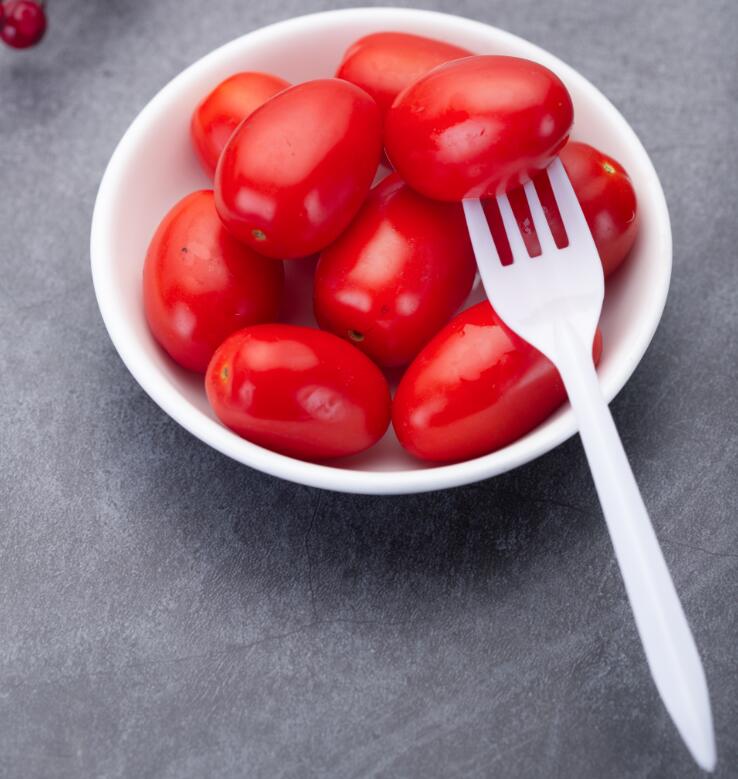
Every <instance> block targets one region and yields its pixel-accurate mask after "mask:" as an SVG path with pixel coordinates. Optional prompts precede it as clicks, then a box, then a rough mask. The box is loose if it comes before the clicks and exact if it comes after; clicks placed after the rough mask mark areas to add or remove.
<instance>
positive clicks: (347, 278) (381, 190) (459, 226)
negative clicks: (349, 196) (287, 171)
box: [314, 174, 476, 367]
mask: <svg viewBox="0 0 738 779" xmlns="http://www.w3.org/2000/svg"><path fill="white" fill-rule="evenodd" d="M475 272H476V263H475V260H474V252H473V250H472V247H471V242H470V241H469V237H468V232H467V230H466V223H465V221H464V213H463V210H462V207H461V204H460V203H439V202H438V201H434V200H429V199H428V198H425V197H423V196H422V195H418V194H417V193H416V192H414V191H413V190H412V189H410V187H408V186H407V185H406V184H405V183H404V182H403V181H402V179H400V177H399V176H398V175H397V174H392V175H390V176H388V177H387V178H385V179H384V180H383V181H382V182H380V183H379V184H378V185H377V186H376V187H375V188H374V189H373V190H372V192H371V193H370V195H369V197H368V198H367V200H366V202H365V203H364V205H363V207H362V209H361V211H359V213H358V215H357V216H356V218H355V219H354V221H353V222H352V223H351V225H350V226H349V227H348V229H347V230H346V231H345V232H344V233H343V234H342V235H341V236H340V237H339V238H338V240H336V241H335V242H334V243H332V244H331V245H330V246H329V247H328V248H327V249H325V250H324V251H323V253H322V254H321V257H320V261H319V262H318V266H317V269H316V272H315V285H314V305H315V317H316V319H317V320H318V323H319V324H320V326H321V327H323V328H324V329H326V330H330V331H332V332H334V333H335V334H336V335H338V336H340V337H341V338H347V339H348V340H350V341H353V342H354V343H355V345H356V346H357V347H358V348H359V349H361V350H362V351H363V352H365V353H366V354H368V355H369V356H370V357H371V358H372V359H373V360H374V361H375V362H377V363H378V364H379V365H382V366H384V367H392V366H397V365H404V364H406V363H407V362H409V361H410V360H411V359H412V358H413V357H414V356H415V355H416V354H417V353H418V352H419V351H420V349H421V348H422V347H423V345H424V344H425V343H426V342H427V341H428V340H430V338H431V337H432V336H433V335H434V334H435V333H436V332H437V331H438V330H439V329H440V328H441V327H442V326H443V325H444V324H445V323H446V322H447V321H448V319H449V318H450V317H451V316H452V315H453V313H454V312H455V311H456V310H457V309H458V307H459V306H460V305H461V304H462V303H463V301H464V300H465V299H466V297H467V295H468V294H469V292H470V290H471V287H472V284H473V282H474V275H475Z"/></svg>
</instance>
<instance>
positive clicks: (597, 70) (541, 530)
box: [0, 0, 738, 778]
mask: <svg viewBox="0 0 738 779" xmlns="http://www.w3.org/2000/svg"><path fill="white" fill-rule="evenodd" d="M329 5H332V4H329V3H326V2H323V3H321V2H303V1H302V0H274V2H270V3H263V4H258V3H254V4H248V3H246V2H238V1H237V0H230V1H229V2H216V1H213V2H202V0H199V1H196V0H157V1H156V2H138V3H134V2H127V3H126V2H122V0H118V1H113V0H97V2H91V1H90V2H81V1H80V2H75V3H71V2H67V3H64V2H61V0H50V2H49V10H50V13H51V17H52V18H51V28H50V32H49V36H48V39H47V40H46V42H45V43H44V44H43V46H41V47H40V48H38V49H36V50H33V51H31V52H28V53H14V52H11V51H8V50H5V49H3V50H1V51H0V183H1V185H2V188H1V189H0V387H1V390H2V391H1V392H0V424H1V426H2V443H1V445H0V515H1V516H0V775H2V776H9V777H24V778H25V777H29V778H30V777H46V776H55V777H86V776H101V777H102V776H106V777H118V776H131V777H222V776H238V775H244V774H248V775H250V776H255V777H277V776H289V777H303V776H305V777H307V776H335V777H351V776H386V777H390V776H417V777H431V776H432V777H436V776H439V777H440V776H454V775H458V776H492V775H494V776H505V777H538V776H541V777H689V776H696V775H697V774H698V771H697V770H696V769H695V768H694V767H693V765H692V763H691V762H690V759H689V758H688V755H687V753H686V750H685V748H684V747H683V746H682V744H681V743H680V741H679V738H678V737H677V735H676V733H675V731H674V729H673V727H672V725H671V723H670V721H669V719H668V717H667V715H666V714H665V712H664V710H663V708H662V707H661V704H660V703H659V700H658V697H657V695H656V692H655V690H654V688H653V686H652V684H651V682H650V679H649V675H648V672H647V669H646V665H645V662H644V658H643V655H642V653H641V649H640V647H639V643H638V640H637V637H636V633H635V629H634V627H633V622H632V620H631V616H630V613H629V610H628V606H627V604H626V600H625V595H624V591H623V587H622V584H621V581H620V577H619V575H618V571H617V569H616V566H615V565H614V563H613V560H612V554H611V548H610V544H609V541H608V538H607V535H606V531H605V527H604V524H603V522H602V520H601V517H600V513H599V510H598V507H597V501H596V498H595V495H594V493H593V489H592V487H591V485H590V481H589V477H588V474H587V468H586V464H585V462H584V458H583V455H582V452H581V448H580V445H579V443H578V441H576V440H575V441H571V442H569V443H568V444H566V445H564V446H562V447H560V448H559V449H557V450H556V451H554V452H552V453H551V454H549V455H548V456H546V457H543V458H542V459H540V460H539V461H537V462H535V463H532V464H530V465H528V466H527V467H524V468H521V469H519V470H517V471H515V472H513V473H510V474H508V475H505V476H502V477H499V478H496V479H494V480H492V481H489V482H486V483H482V484H478V485H475V486H473V487H469V488H466V489H458V490H455V491H449V492H444V493H438V494H432V495H421V496H415V497H406V498H381V499H380V498H357V497H348V496H342V495H336V494H331V493H320V492H318V491H315V490H310V489H306V488H302V487H298V486H294V485H291V484H288V483H284V482H281V481H278V480H275V479H272V478H269V477H267V476H263V475H261V474H259V473H256V472H253V471H251V470H249V469H247V468H244V467H241V466H239V465H236V464H235V463H233V462H231V461H229V460H227V459H225V458H224V457H222V456H220V455H218V454H216V453H215V452H214V451H212V450H210V449H208V448H207V447H206V446H205V445H203V444H201V443H199V442H198V441H197V440H195V439H194V438H192V437H191V436H190V435H189V434H187V433H186V432H184V431H183V430H181V429H180V428H179V427H178V426H177V425H176V424H175V423H174V422H172V421H171V420H170V419H168V418H167V417H166V416H165V415H164V414H163V413H162V412H161V411H159V410H158V408H156V407H155V406H154V404H153V403H152V402H151V401H150V400H149V399H148V398H147V397H146V396H145V395H144V393H143V392H142V390H141V389H139V387H138V385H137V384H136V383H135V381H134V380H133V379H132V378H131V376H130V375H129V374H128V372H127V371H126V369H125V368H124V366H123V365H122V363H121V362H120V360H119V359H118V357H117V356H116V354H115V352H114V350H113V347H112V345H111V343H110V341H109V340H108V337H107V335H106V333H105V330H104V328H103V324H102V321H101V319H100V316H99V314H98V311H97V307H96V304H95V300H94V297H93V292H92V286H91V282H90V273H89V267H88V262H89V260H88V229H89V221H90V215H91V210H92V205H93V200H94V196H95V192H96V188H97V185H98V182H99V180H100V177H101V174H102V172H103V169H104V166H105V163H106V161H107V159H108V157H109V155H110V153H111V152H112V150H113V148H114V145H115V143H116V142H117V141H118V139H119V138H120V136H121V134H122V133H123V131H124V130H125V128H126V127H127V125H128V124H129V122H130V121H131V119H132V118H133V117H134V116H135V115H136V113H137V112H138V111H139V109H140V108H141V107H142V106H143V105H144V104H145V103H146V102H147V100H148V99H149V98H150V97H151V96H152V95H153V94H154V93H155V92H156V91H157V90H158V89H159V87H160V86H162V85H163V84H164V83H165V82H166V81H167V80H168V79H169V78H170V77H172V76H173V75H175V74H176V73H177V72H178V71H179V70H180V69H182V68H183V67H184V66H185V65H187V64H189V63H190V62H191V61H193V60H195V59H196V58H198V57H200V56H201V55H203V54H205V53H206V52H208V51H209V50H210V49H212V48H213V47H215V46H217V45H218V44H220V43H222V42H224V41H226V40H228V39H230V38H232V37H233V36H235V35H236V34H238V33H241V32H246V31H248V30H250V29H253V28H255V27H257V26H260V25H262V24H264V23H266V22H270V21H274V20H278V19H283V18H286V17H289V16H292V15H295V14H298V13H302V12H306V11H309V10H318V9H323V8H328V7H329ZM434 5H435V6H436V7H438V8H442V9H446V10H453V11H456V12H458V13H461V14H464V15H467V16H470V17H475V18H478V19H482V20H486V21H489V22H492V23H494V24H498V25H499V26H502V27H504V28H506V29H509V30H512V31H514V32H516V33H519V34H521V35H524V36H526V37H528V38H530V39H531V40H533V41H535V42H536V43H539V44H541V45H543V46H545V47H547V48H548V49H550V50H551V51H553V52H554V53H555V54H558V55H559V56H561V57H563V58H564V59H566V60H567V61H568V62H570V63H571V64H572V65H574V66H575V67H577V68H579V69H581V71H582V72H583V73H584V74H585V75H586V76H588V77H589V78H590V79H591V80H592V81H593V82H594V83H595V84H597V85H598V86H599V87H600V88H601V89H603V90H604V92H605V93H606V94H608V95H609V96H610V97H611V98H612V100H613V101H614V102H615V104H616V105H618V106H619V107H620V108H621V110H622V111H623V113H624V114H625V116H626V117H627V118H628V119H629V120H630V121H631V122H632V123H633V125H634V127H635V129H636V131H637V132H638V133H639V134H640V136H641V138H642V139H643V142H644V144H645V146H646V148H647V149H648V150H649V152H650V153H651V155H652V157H653V160H654V162H655V164H656V167H657V169H658V171H659V173H660V175H661V177H662V181H663V183H664V187H665V189H666V194H667V198H668V201H669V206H670V209H671V215H672V220H673V227H674V239H675V241H674V242H675V258H674V259H675V266H674V279H673V285H672V290H671V295H670V298H669V302H668V305H667V308H666V313H665V316H664V319H663V322H662V324H661V326H660V329H659V331H658V333H657V335H656V338H655V340H654V343H653V345H652V346H651V348H650V350H649V351H648V353H647V355H646V358H645V359H644V361H643V363H642V365H641V366H640V367H639V369H638V370H637V371H636V374H635V376H634V377H633V379H632V380H631V381H630V383H629V384H628V386H627V387H626V388H625V390H624V391H623V392H622V394H621V395H620V397H618V399H617V400H616V401H615V403H614V404H613V411H614V414H615V417H616V421H617V423H618V425H619V427H620V430H621V432H622V434H623V438H624V440H625V443H626V446H627V449H628V451H629V453H630V455H631V458H632V461H633V465H634V468H635V471H636V473H637V474H638V475H639V479H640V483H641V485H642V487H643V491H644V493H645V498H646V502H647V504H648V505H649V506H650V508H651V510H652V515H653V519H654V523H655V525H656V529H657V532H658V535H659V537H660V539H661V541H662V542H663V546H664V551H665V554H666V557H667V560H668V562H669V564H670V566H671V570H672V572H673V574H674V578H675V580H676V584H677V587H678V589H679V591H680V593H681V594H682V597H683V601H684V605H685V608H686V611H687V613H688V615H689V618H690V620H691V623H692V625H693V627H694V631H695V634H696V636H697V640H698V643H699V645H700V648H701V651H702V656H703V658H704V663H705V668H706V672H707V678H708V680H709V683H710V687H711V690H712V701H713V708H714V715H715V723H716V729H717V741H718V751H719V756H720V764H719V770H718V775H719V776H723V777H727V776H731V775H732V776H736V775H738V734H737V732H736V731H737V729H738V703H737V702H736V697H737V696H738V656H737V655H738V650H737V649H736V647H737V641H738V629H737V628H738V620H737V619H736V602H737V600H738V577H737V573H738V545H737V541H738V531H737V530H736V514H737V513H738V506H737V505H736V488H735V484H736V481H737V480H738V479H737V476H738V474H737V473H736V471H737V470H738V468H737V465H736V460H737V451H736V450H737V448H738V431H737V429H736V409H735V403H736V399H737V398H738V394H737V392H736V378H737V376H736V365H738V346H737V343H738V338H737V337H736V330H737V328H736V310H737V309H738V282H737V278H738V275H737V274H736V246H735V244H736V240H738V220H737V218H736V213H738V202H737V198H736V195H737V194H738V184H737V183H736V182H738V154H737V152H736V143H735V132H736V131H735V128H736V126H737V125H738V111H737V110H736V106H737V105H738V94H737V93H738V90H737V85H738V78H737V75H736V63H735V55H736V38H737V37H738V6H736V5H735V4H733V3H731V2H728V1H727V0H726V2H710V3H698V2H693V3H690V2H680V3H674V2H667V1H664V2H658V3H657V2H652V3H643V2H641V1H640V0H631V1H630V2H627V3H612V2H611V3H607V4H602V5H597V4H594V3H592V2H591V0H568V1H567V2H556V3H554V2H551V3H545V4H544V3H540V4H538V3H534V2H523V1H522V0H517V1H516V2H491V1H490V0H466V1H465V2H451V0H442V1H441V2H438V3H435V4H434Z"/></svg>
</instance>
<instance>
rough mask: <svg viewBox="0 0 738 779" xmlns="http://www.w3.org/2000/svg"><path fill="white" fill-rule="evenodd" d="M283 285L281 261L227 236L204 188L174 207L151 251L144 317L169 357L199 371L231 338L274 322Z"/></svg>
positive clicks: (209, 192)
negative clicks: (258, 324)
mask: <svg viewBox="0 0 738 779" xmlns="http://www.w3.org/2000/svg"><path fill="white" fill-rule="evenodd" d="M283 281H284V268H283V266H282V263H281V262H277V261H275V260H271V259H267V258H266V257H262V256H261V255H259V254H256V253H255V252H252V251H251V250H250V249H249V248H247V247H246V246H243V245H242V244H240V243H238V241H236V240H235V239H234V238H233V237H232V236H231V235H229V233H228V232H227V231H226V229H225V228H224V227H223V224H222V223H221V221H220V219H219V217H218V214H217V212H216V210H215V199H214V197H213V192H212V190H202V191H200V192H193V193H192V194H190V195H188V196H187V197H185V198H183V199H182V200H180V201H179V203H177V204H176V205H175V206H174V208H172V209H171V211H170V212H169V213H168V214H167V215H166V216H165V217H164V219H163V220H162V222H161V224H160V225H159V228H158V229H157V231H156V233H155V235H154V237H153V239H152V241H151V244H150V245H149V250H148V252H147V254H146V262H145V263H144V272H143V291H144V311H145V314H146V319H147V321H148V323H149V327H150V329H151V332H152V333H153V335H154V337H155V338H156V340H157V341H158V342H159V343H160V344H161V345H162V346H163V347H164V349H165V350H166V351H167V352H168V353H169V354H170V355H171V357H172V358H173V359H174V360H176V361H177V362H178V363H179V364H180V365H182V366H183V367H184V368H187V369H189V370H192V371H199V372H201V373H202V372H204V371H205V369H206V368H207V365H208V362H209V360H210V358H211V357H212V355H213V352H214V351H215V349H216V348H217V347H218V346H219V345H220V343H221V342H222V341H223V340H224V339H225V338H226V337H227V336H228V335H230V334H231V333H232V332H234V331H235V330H238V329H240V328H242V327H244V326H246V325H250V324H254V323H256V322H268V321H270V320H273V319H276V317H277V313H278V310H279V304H280V300H281V296H282V286H283Z"/></svg>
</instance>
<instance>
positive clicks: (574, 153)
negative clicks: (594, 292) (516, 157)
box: [548, 141, 638, 276]
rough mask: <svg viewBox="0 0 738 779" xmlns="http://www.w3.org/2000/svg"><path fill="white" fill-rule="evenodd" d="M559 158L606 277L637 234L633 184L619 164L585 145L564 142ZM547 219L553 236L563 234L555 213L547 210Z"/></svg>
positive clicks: (558, 218)
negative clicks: (577, 200)
mask: <svg viewBox="0 0 738 779" xmlns="http://www.w3.org/2000/svg"><path fill="white" fill-rule="evenodd" d="M560 156H561V161H562V162H563V163H564V167H565V168H566V172H567V173H568V174H569V178H570V179H571V183H572V186H573V187H574V191H575V192H576V193H577V198H578V199H579V203H580V205H581V206H582V211H584V216H585V217H586V219H587V224H588V225H589V229H590V230H591V231H592V236H593V237H594V241H595V244H596V245H597V251H599V253H600V258H601V259H602V267H603V269H604V271H605V276H609V275H610V274H612V273H613V272H614V271H615V270H617V269H618V268H619V267H620V265H621V264H622V262H623V260H624V259H625V258H626V256H627V254H628V252H629V251H630V249H631V247H632V246H633V243H634V242H635V239H636V234H637V232H638V220H637V202H636V194H635V190H634V189H633V184H632V182H631V180H630V177H629V176H628V174H627V172H626V171H625V168H623V166H622V165H621V164H620V163H619V162H616V161H615V160H614V159H613V158H612V157H609V156H608V155H607V154H603V153H602V152H601V151H598V150H597V149H595V148H594V147H593V146H588V145H587V144H586V143H575V142H574V141H572V142H570V143H567V144H566V146H564V148H563V149H562V151H561V154H560ZM548 217H549V223H550V225H551V231H552V232H553V234H554V237H556V236H557V233H558V234H563V233H564V232H565V231H564V229H563V226H562V224H561V218H560V217H559V216H558V212H556V213H555V214H554V213H552V211H548ZM552 217H554V218H552Z"/></svg>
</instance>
